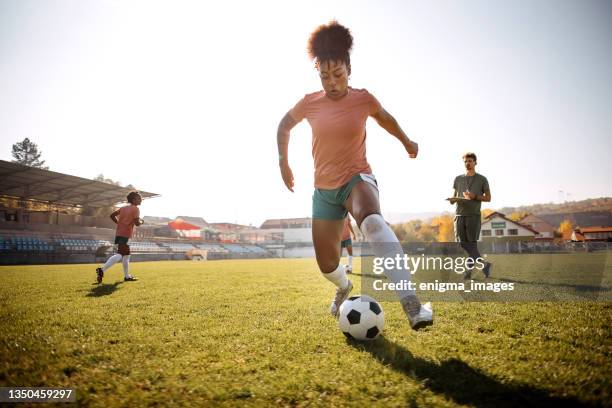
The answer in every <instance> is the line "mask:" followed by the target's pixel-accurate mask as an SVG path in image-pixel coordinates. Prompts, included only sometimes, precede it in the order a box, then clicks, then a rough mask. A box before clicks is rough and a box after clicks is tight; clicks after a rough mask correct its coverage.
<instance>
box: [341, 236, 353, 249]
mask: <svg viewBox="0 0 612 408" xmlns="http://www.w3.org/2000/svg"><path fill="white" fill-rule="evenodd" d="M350 246H353V240H351V239H350V238H349V239H345V240H344V241H342V242H341V243H340V248H346V247H350Z"/></svg>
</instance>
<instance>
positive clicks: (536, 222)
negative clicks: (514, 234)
mask: <svg viewBox="0 0 612 408" xmlns="http://www.w3.org/2000/svg"><path fill="white" fill-rule="evenodd" d="M519 223H520V224H521V225H525V226H528V227H531V229H533V230H535V231H537V232H538V234H537V235H536V237H535V239H536V240H537V241H541V240H546V241H552V240H553V239H554V238H555V232H556V230H555V227H554V226H553V225H552V224H550V223H549V222H548V221H546V220H544V219H543V218H540V217H538V216H537V215H535V214H529V215H527V216H525V217H523V218H521V219H520V220H519Z"/></svg>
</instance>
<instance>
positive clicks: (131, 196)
mask: <svg viewBox="0 0 612 408" xmlns="http://www.w3.org/2000/svg"><path fill="white" fill-rule="evenodd" d="M136 197H141V195H140V193H139V192H138V191H131V192H130V193H129V194H128V195H127V200H128V203H131V202H132V201H134V199H135V198H136Z"/></svg>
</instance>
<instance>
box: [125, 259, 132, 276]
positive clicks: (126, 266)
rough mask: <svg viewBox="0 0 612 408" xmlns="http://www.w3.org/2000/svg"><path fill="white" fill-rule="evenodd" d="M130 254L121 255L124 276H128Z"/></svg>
mask: <svg viewBox="0 0 612 408" xmlns="http://www.w3.org/2000/svg"><path fill="white" fill-rule="evenodd" d="M130 256H131V255H124V256H123V275H124V276H125V277H126V278H127V277H128V276H130Z"/></svg>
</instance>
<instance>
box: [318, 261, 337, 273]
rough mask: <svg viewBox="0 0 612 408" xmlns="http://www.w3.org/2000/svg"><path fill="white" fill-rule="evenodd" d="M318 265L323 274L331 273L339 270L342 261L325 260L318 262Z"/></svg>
mask: <svg viewBox="0 0 612 408" xmlns="http://www.w3.org/2000/svg"><path fill="white" fill-rule="evenodd" d="M317 263H318V264H319V270H320V271H321V273H331V272H333V271H335V270H336V269H337V268H338V265H339V264H340V259H339V258H336V259H331V258H330V259H325V260H317Z"/></svg>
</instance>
